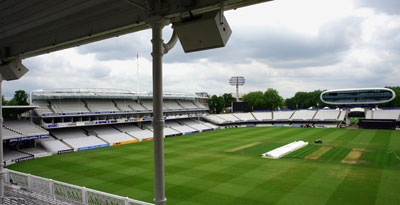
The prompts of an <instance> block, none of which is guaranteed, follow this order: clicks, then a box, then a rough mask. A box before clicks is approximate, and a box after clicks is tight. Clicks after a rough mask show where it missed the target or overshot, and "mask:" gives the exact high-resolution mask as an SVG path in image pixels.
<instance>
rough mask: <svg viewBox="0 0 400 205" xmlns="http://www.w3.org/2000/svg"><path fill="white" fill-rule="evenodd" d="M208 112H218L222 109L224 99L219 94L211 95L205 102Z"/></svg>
mask: <svg viewBox="0 0 400 205" xmlns="http://www.w3.org/2000/svg"><path fill="white" fill-rule="evenodd" d="M207 104H208V108H209V109H210V111H209V112H210V113H215V114H218V113H220V112H221V111H222V109H224V99H223V98H222V97H221V96H220V97H218V96H216V95H213V96H211V98H210V99H209V100H208V102H207Z"/></svg>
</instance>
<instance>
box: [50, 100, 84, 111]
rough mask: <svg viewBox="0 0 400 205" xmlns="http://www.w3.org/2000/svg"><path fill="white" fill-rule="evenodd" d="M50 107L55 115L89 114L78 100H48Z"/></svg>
mask: <svg viewBox="0 0 400 205" xmlns="http://www.w3.org/2000/svg"><path fill="white" fill-rule="evenodd" d="M49 102H50V105H51V107H52V108H53V109H54V111H55V112H56V113H86V112H90V111H89V110H88V109H87V107H86V106H85V103H84V102H83V101H82V100H80V99H63V100H50V101H49Z"/></svg>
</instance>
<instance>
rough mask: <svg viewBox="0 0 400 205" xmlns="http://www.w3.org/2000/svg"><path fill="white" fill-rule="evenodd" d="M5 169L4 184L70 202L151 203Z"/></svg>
mask: <svg viewBox="0 0 400 205" xmlns="http://www.w3.org/2000/svg"><path fill="white" fill-rule="evenodd" d="M5 171H6V184H13V185H17V186H19V187H21V188H23V189H26V190H29V191H34V192H39V193H42V194H48V195H51V196H54V197H55V198H59V199H62V200H65V201H69V202H71V203H72V204H85V205H86V204H88V205H151V203H147V202H143V201H139V200H134V199H130V198H128V197H121V196H118V195H113V194H109V193H105V192H100V191H96V190H93V189H88V188H85V187H80V186H76V185H72V184H67V183H63V182H59V181H55V180H51V179H46V178H43V177H38V176H33V175H30V174H25V173H22V172H17V171H13V170H9V169H5Z"/></svg>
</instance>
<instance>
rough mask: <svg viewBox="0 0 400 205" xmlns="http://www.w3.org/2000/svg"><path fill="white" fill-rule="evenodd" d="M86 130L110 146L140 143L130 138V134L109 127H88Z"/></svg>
mask: <svg viewBox="0 0 400 205" xmlns="http://www.w3.org/2000/svg"><path fill="white" fill-rule="evenodd" d="M85 130H87V131H88V132H89V133H93V134H94V135H96V136H97V137H99V138H101V139H103V140H104V141H106V142H107V143H109V144H110V145H115V144H127V143H133V142H137V141H138V140H137V139H135V138H133V137H131V136H129V135H128V134H126V133H123V132H120V131H118V130H116V129H114V128H113V127H111V126H107V125H106V126H91V127H86V128H85Z"/></svg>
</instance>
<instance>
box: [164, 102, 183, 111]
mask: <svg viewBox="0 0 400 205" xmlns="http://www.w3.org/2000/svg"><path fill="white" fill-rule="evenodd" d="M163 106H164V109H166V110H183V108H182V107H181V106H179V105H178V103H177V102H176V101H175V100H164V102H163Z"/></svg>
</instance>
